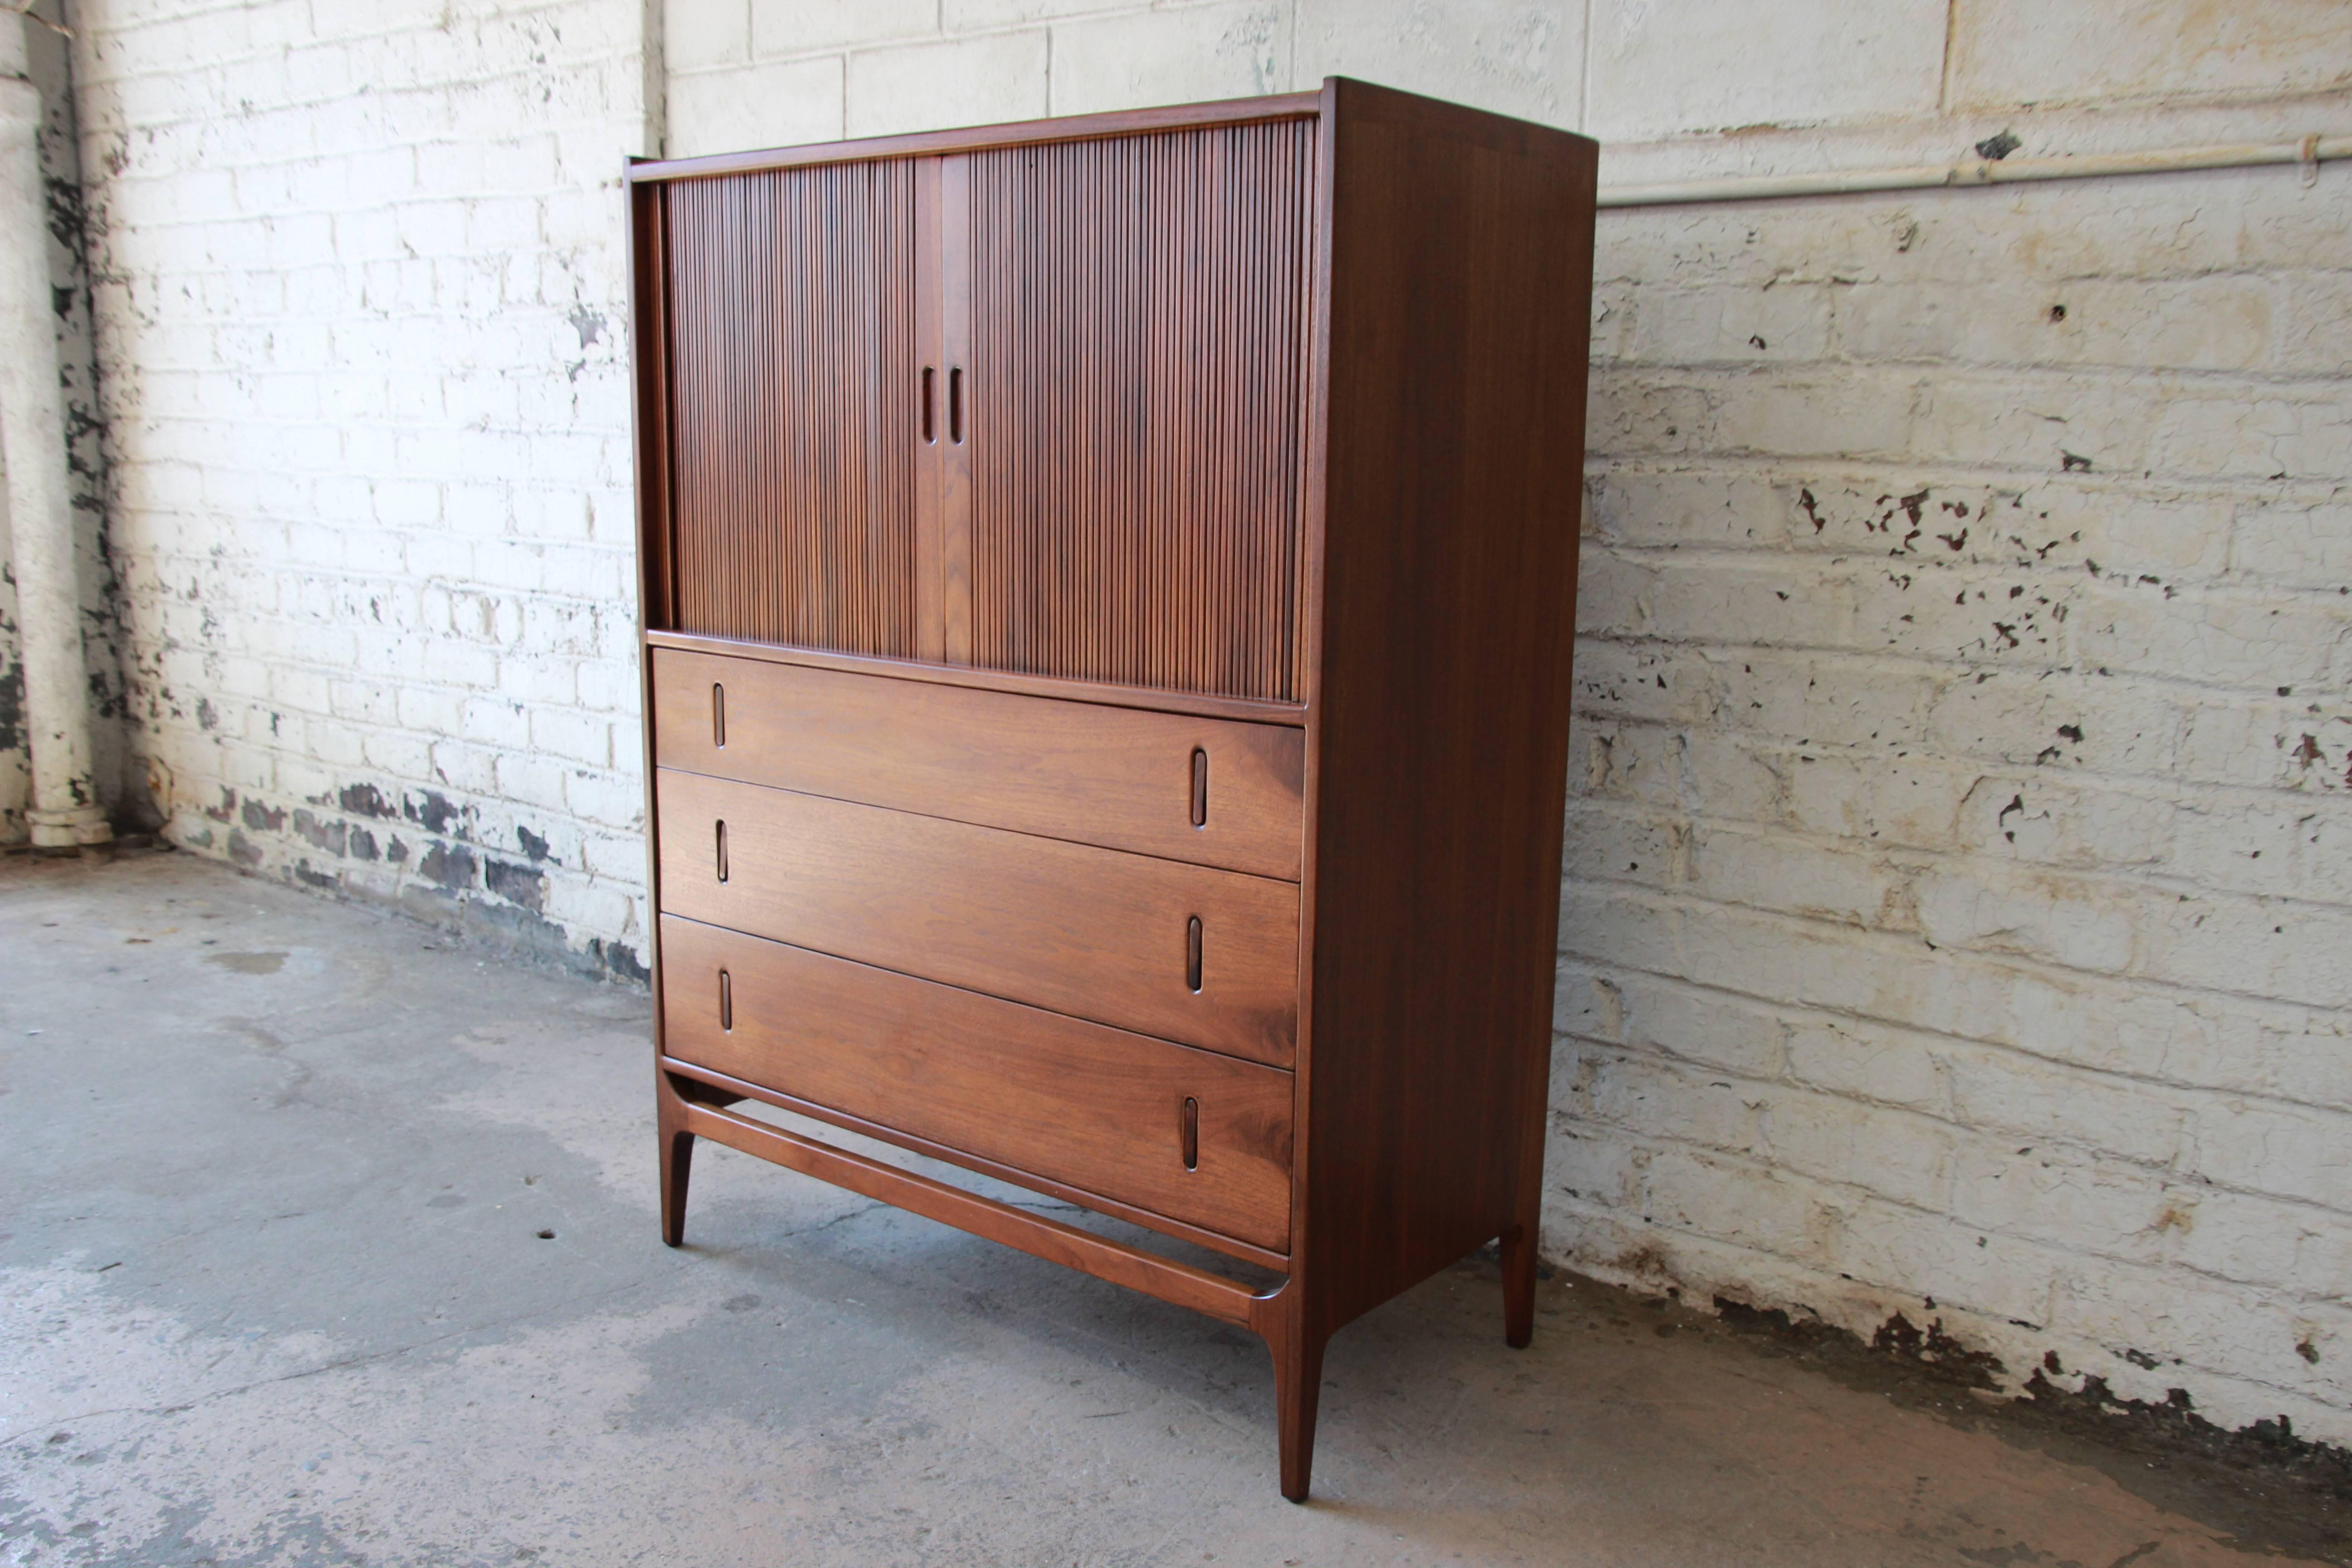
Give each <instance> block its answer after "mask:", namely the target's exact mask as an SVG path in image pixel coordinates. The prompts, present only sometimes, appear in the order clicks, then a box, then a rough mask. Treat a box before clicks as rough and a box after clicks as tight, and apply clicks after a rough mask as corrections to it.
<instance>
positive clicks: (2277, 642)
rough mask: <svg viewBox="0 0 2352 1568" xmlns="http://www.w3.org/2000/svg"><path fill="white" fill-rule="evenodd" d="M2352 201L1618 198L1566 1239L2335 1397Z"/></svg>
mask: <svg viewBox="0 0 2352 1568" xmlns="http://www.w3.org/2000/svg"><path fill="white" fill-rule="evenodd" d="M2347 195H2352V177H2347V174H2345V173H2341V172H2338V173H2332V174H2328V175H2326V177H2325V178H2324V179H2323V181H2322V182H2321V184H2320V186H2319V187H2318V188H2316V189H2311V190H2306V189H2305V188H2303V187H2302V186H2301V184H2299V182H2298V180H2297V179H2296V177H2295V175H2294V173H2293V172H2292V171H2287V170H2278V171H2263V172H2260V173H2245V172H2238V173H2215V174H2189V175H2170V176H2161V177H2148V178H2142V179H2137V180H2133V181H2115V182H2102V183H2095V184H2079V185H2042V186H2032V187H2019V188H2017V189H2016V190H2014V191H2012V192H2002V193H1998V194H1996V193H1991V192H1950V193H1942V192H1938V193H1927V194H1916V195H1903V196H1900V197H1884V198H1871V199H1867V200H1859V199H1851V198H1840V199H1831V200H1819V201H1806V202H1776V203H1769V204H1754V205H1737V206H1719V207H1693V208H1675V209H1657V210H1651V211H1640V212H1627V213H1622V214H1614V215H1611V216H1606V217H1604V218H1603V220H1602V222H1601V267H1600V277H1601V279H1602V281H1601V284H1600V286H1599V289H1598V290H1597V292H1598V299H1597V300H1596V317H1597V321H1598V331H1599V334H1600V344H1599V348H1598V352H1597V363H1596V366H1595V369H1596V383H1595V389H1596V390H1595V396H1594V400H1593V405H1592V416H1591V438H1592V444H1593V461H1592V467H1591V479H1590V485H1589V494H1588V503H1587V515H1586V530H1587V542H1586V549H1585V552H1584V582H1583V593H1582V601H1581V604H1580V632H1581V633H1582V636H1581V637H1580V642H1579V645H1578V653H1577V657H1578V664H1579V668H1578V687H1579V691H1580V711H1579V721H1578V728H1577V733H1576V735H1575V738H1574V748H1575V750H1574V761H1573V767H1572V775H1573V782H1572V786H1571V787H1572V790H1573V793H1574V798H1573V799H1572V801H1571V803H1570V815H1569V833H1568V839H1569V849H1568V854H1567V892H1566V903H1565V906H1564V907H1565V910H1566V918H1565V921H1564V927H1563V931H1564V934H1563V947H1564V952H1563V959H1562V967H1561V975H1560V980H1561V984H1560V988H1559V1004H1558V1014H1557V1018H1558V1023H1559V1028H1560V1031H1561V1042H1560V1046H1559V1049H1558V1051H1557V1053H1556V1057H1555V1066H1554V1094H1555V1103H1556V1107H1557V1115H1556V1116H1555V1119H1554V1131H1555V1138H1554V1142H1553V1144H1552V1149H1551V1161H1550V1165H1549V1178H1550V1181H1551V1184H1552V1195H1551V1202H1550V1206H1549V1211H1548V1215H1547V1229H1546V1236H1547V1240H1548V1242H1549V1246H1550V1247H1552V1248H1553V1249H1554V1250H1555V1251H1556V1252H1557V1253H1559V1254H1560V1255H1563V1256H1567V1257H1570V1258H1575V1259H1578V1260H1580V1261H1581V1262H1585V1263H1587V1264H1589V1265H1591V1266H1592V1267H1595V1268H1598V1269H1599V1270H1600V1271H1601V1272H1603V1273H1606V1274H1609V1275H1612V1276H1613V1277H1622V1278H1631V1279H1641V1280H1646V1281H1649V1282H1651V1283H1653V1284H1654V1285H1664V1284H1667V1283H1673V1284H1675V1285H1677V1286H1678V1287H1680V1288H1681V1289H1684V1290H1685V1291H1686V1292H1692V1293H1696V1294H1698V1295H1700V1296H1702V1297H1704V1296H1711V1295H1715V1294H1722V1295H1726V1296H1728V1297H1731V1298H1733V1299H1737V1300H1749V1301H1756V1302H1759V1303H1760V1304H1767V1305H1772V1306H1783V1307H1786V1306H1791V1305H1796V1306H1801V1307H1802V1308H1804V1309H1807V1310H1811V1311H1814V1312H1817V1313H1819V1314H1821V1315H1822V1316H1824V1317H1826V1318H1828V1319H1830V1320H1832V1321H1836V1322H1838V1323H1840V1324H1843V1325H1844V1326H1847V1327H1851V1328H1854V1329H1857V1330H1859V1331H1862V1332H1863V1333H1864V1334H1865V1335H1869V1334H1872V1333H1874V1332H1875V1331H1878V1329H1879V1327H1880V1325H1882V1324H1884V1323H1885V1322H1886V1321H1888V1319H1889V1317H1890V1314H1891V1313H1893V1312H1895V1311H1897V1310H1899V1311H1901V1312H1902V1313H1904V1314H1905V1315H1906V1319H1907V1320H1908V1321H1909V1322H1910V1323H1911V1324H1912V1325H1914V1326H1915V1327H1921V1328H1924V1327H1926V1326H1927V1325H1928V1324H1929V1323H1932V1322H1937V1321H1940V1322H1941V1323H1942V1324H1943V1326H1944V1331H1945V1332H1946V1333H1947V1334H1948V1335H1950V1336H1951V1337H1953V1338H1955V1339H1957V1340H1958V1341H1959V1342H1961V1343H1963V1344H1965V1345H1967V1346H1968V1347H1969V1348H1972V1349H1979V1350H1991V1351H1993V1352H1996V1353H1998V1354H1999V1355H2000V1357H2001V1359H2002V1360H2003V1362H2004V1363H2006V1364H2007V1365H2008V1367H2009V1368H2011V1373H2012V1376H2013V1377H2014V1376H2023V1375H2026V1374H2028V1373H2031V1372H2032V1369H2033V1368H2035V1367H2036V1366H2037V1365H2042V1364H2043V1358H2044V1357H2045V1356H2050V1355H2054V1356H2055V1357H2056V1362H2055V1365H2057V1366H2061V1367H2063V1368H2064V1369H2065V1371H2066V1373H2068V1374H2069V1375H2068V1376H2067V1377H2063V1378H2053V1381H2056V1382H2061V1383H2065V1384H2072V1382H2073V1379H2074V1377H2078V1376H2079V1375H2080V1374H2083V1373H2094V1374H2096V1375H2099V1376H2102V1377H2104V1378H2105V1379H2106V1380H2107V1381H2108V1383H2109V1384H2110V1385H2111V1386H2113V1387H2114V1388H2116V1389H2117V1390H2118V1391H2121V1392H2123V1393H2125V1394H2128V1395H2132V1396H2137V1397H2141V1398H2150V1399H2155V1400H2158V1401H2161V1400H2163V1399H2164V1398H2166V1397H2167V1396H2168V1391H2169V1390H2171V1389H2175V1388H2181V1389H2186V1390H2187V1391H2188V1392H2189V1394H2190V1396H2191V1397H2192V1398H2193V1399H2194V1400H2195V1401H2196V1405H2197V1407H2198V1408H2199V1409H2200V1410H2202V1411H2204V1412H2206V1413H2207V1414H2208V1415H2211V1416H2212V1417H2213V1418H2214V1419H2216V1420H2219V1421H2221V1422H2222V1423H2223V1424H2224V1425H2227V1426H2244V1425H2247V1424H2250V1423H2252V1422H2254V1421H2257V1420H2262V1419H2267V1418H2272V1417H2275V1416H2277V1415H2288V1416H2290V1417H2291V1418H2292V1420H2293V1422H2294V1427H2295V1429H2296V1430H2297V1431H2300V1432H2304V1433H2306V1434H2319V1435H2324V1436H2330V1437H2332V1438H2333V1439H2334V1440H2336V1441H2338V1442H2342V1441H2344V1440H2345V1438H2346V1437H2347V1436H2352V1418H2348V1417H2352V1312H2347V1310H2346V1307H2345V1305H2344V1299H2345V1297H2346V1295H2347V1291H2352V966H2347V963H2345V956H2346V955H2347V954H2352V597H2347V595H2352V510H2347V485H2352V384H2347V379H2346V378H2347V370H2352V271H2347V259H2352V248H2347V244H2346V241H2347V237H2352V236H2347V205H2346V202H2347ZM1929 1298H1932V1301H1931V1300H1928V1299H1929Z"/></svg>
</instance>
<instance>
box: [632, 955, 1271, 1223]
mask: <svg viewBox="0 0 2352 1568" xmlns="http://www.w3.org/2000/svg"><path fill="white" fill-rule="evenodd" d="M663 926H664V929H663V933H662V940H663V945H664V947H665V949H666V951H667V955H668V962H669V994H668V1002H667V1008H668V1015H669V1016H668V1018H667V1034H668V1038H669V1053H670V1055H672V1056H674V1057H676V1058H679V1059H680V1060H682V1061H687V1062H691V1063H695V1064H697V1065H699V1066H705V1067H709V1068H715V1069H716V1070H718V1071H719V1072H722V1073H725V1074H727V1075H729V1076H730V1077H732V1078H738V1079H745V1080H747V1081H750V1082H754V1083H761V1084H766V1085H770V1086H772V1087H773V1088H775V1089H779V1090H781V1091H782V1092H783V1093H785V1094H788V1095H792V1096H794V1097H796V1098H798V1099H801V1100H809V1101H812V1102H814V1103H816V1104H819V1105H824V1106H830V1107H833V1108H835V1109H836V1110H842V1111H845V1112H847V1113H848V1114H849V1115H852V1116H856V1117H860V1118H863V1119H865V1120H866V1121H876V1122H880V1123H883V1124H885V1125H887V1126H890V1127H894V1128H898V1129H899V1130H901V1131H906V1132H908V1133H911V1134H913V1135H914V1136H916V1137H918V1138H922V1139H927V1140H929V1141H930V1142H935V1143H940V1144H944V1145H946V1146H948V1147H950V1148H954V1149H960V1150H964V1151H967V1152H971V1153H973V1154H976V1155H979V1156H981V1157H982V1158H983V1159H987V1160H992V1161H995V1162H997V1163H1001V1164H1003V1165H1008V1166H1012V1167H1015V1168H1017V1169H1021V1170H1025V1171H1032V1172H1034V1173H1037V1174H1039V1175H1041V1176H1046V1177H1050V1178H1052V1179H1054V1180H1055V1181H1058V1182H1061V1183H1064V1184H1068V1185H1070V1186H1073V1187H1076V1188H1080V1189H1083V1190H1087V1191H1093V1192H1099V1193H1102V1194H1106V1195H1108V1196H1109V1197H1113V1198H1117V1199H1118V1200H1120V1201H1122V1202H1124V1203H1128V1204H1132V1205H1136V1206H1138V1207H1139V1208H1144V1209H1149V1210H1151V1211H1153V1212H1155V1213H1160V1214H1165V1215H1171V1216H1172V1217H1174V1218H1177V1219H1181V1220H1184V1221H1187V1222H1189V1223H1191V1224H1193V1225H1197V1226H1204V1227H1206V1228H1208V1229H1211V1230H1216V1231H1223V1232H1225V1233H1228V1234H1230V1235H1233V1236H1237V1237H1241V1238H1242V1239H1243V1240H1244V1241H1249V1242H1252V1243H1255V1245H1257V1246H1259V1247H1267V1248H1271V1249H1274V1250H1276V1251H1279V1250H1281V1249H1283V1248H1284V1247H1286V1245H1287V1244H1288V1240H1289V1234H1290V1117H1291V1098H1290V1091H1291V1079H1290V1075H1289V1074H1288V1073H1286V1072H1284V1071H1281V1070H1280V1069H1278V1068H1269V1067H1261V1066H1259V1065H1257V1064H1256V1063H1255V1062H1244V1061H1239V1060H1236V1059H1234V1058H1232V1057H1227V1056H1220V1055H1218V1054H1217V1053H1215V1052H1213V1051H1202V1050H1194V1049H1192V1048H1191V1047H1185V1046H1175V1045H1170V1044H1168V1043H1167V1042H1166V1041H1164V1040H1154V1039H1149V1038H1146V1037H1142V1036H1139V1035H1134V1034H1129V1033H1127V1032H1125V1031H1123V1030H1119V1029H1112V1028H1106V1027H1104V1026H1102V1025H1099V1024H1088V1023H1083V1022H1081V1021H1079V1020H1077V1019H1075V1018H1066V1017H1063V1016H1060V1015H1058V1014H1054V1013H1045V1012H1040V1011H1038V1010H1037V1009H1035V1008H1032V1007H1024V1006H1020V1005H1016V1004H1014V1003H1011V1002H1003V1001H999V1000H997V999H995V998H993V997H989V996H982V995H979V994H975V993H972V992H969V991H961V990H957V989H955V988H954V987H951V986H946V985H940V984H935V983H933V982H930V981H927V980H915V979H910V978H908V976H906V975H903V974H897V973H891V972H890V971H888V970H883V969H874V968H870V967H867V966H866V965H864V964H858V963H847V962H845V961H844V960H841V959H837V958H828V957H825V956H824V955H822V954H819V953H814V952H806V951H803V949H800V948H796V947H789V946H785V945H783V944H782V943H779V942H763V941H761V940H760V939H759V938H757V937H751V936H744V935H740V934H738V933H736V932H733V931H720V930H718V929H716V928H714V927H710V926H704V925H698V924H695V923H694V922H692V921H682V920H680V919H678V917H677V916H675V915H668V916H665V917H663ZM722 970H724V971H725V972H726V973H727V974H728V976H729V989H730V994H731V996H732V1005H731V1009H730V1011H731V1015H732V1019H733V1027H731V1028H729V1027H725V1026H722V1022H721V1018H720V1014H719V1001H718V997H719V972H720V971H722ZM1188 1099H1189V1100H1192V1101H1194V1102H1195V1103H1196V1104H1197V1105H1198V1107H1199V1156H1200V1159H1199V1165H1198V1168H1197V1169H1193V1170H1187V1169H1185V1167H1184V1163H1183V1160H1182V1154H1181V1147H1180V1142H1179V1131H1180V1126H1179V1123H1180V1116H1181V1110H1182V1107H1183V1105H1184V1102H1185V1100H1188Z"/></svg>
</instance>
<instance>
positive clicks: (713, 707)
mask: <svg viewBox="0 0 2352 1568" xmlns="http://www.w3.org/2000/svg"><path fill="white" fill-rule="evenodd" d="M710 743H711V744H712V745H714V746H717V747H719V749H720V750H722V751H723V750H725V749H726V745H727V688H726V687H724V686H722V685H720V684H719V682H718V681H715V680H714V681H712V682H711V683H710Z"/></svg>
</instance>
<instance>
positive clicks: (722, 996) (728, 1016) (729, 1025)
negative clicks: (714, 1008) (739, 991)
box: [719, 969, 735, 1035]
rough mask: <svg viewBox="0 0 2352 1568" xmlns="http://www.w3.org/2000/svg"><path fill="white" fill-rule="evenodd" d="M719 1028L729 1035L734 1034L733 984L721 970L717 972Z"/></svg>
mask: <svg viewBox="0 0 2352 1568" xmlns="http://www.w3.org/2000/svg"><path fill="white" fill-rule="evenodd" d="M719 1027H720V1028H722V1029H724V1030H726V1031H727V1032H728V1033H729V1034H730V1035H731V1034H733V1033H734V1032H735V982H734V981H733V980H732V979H730V977H729V976H728V973H727V972H726V971H725V970H723V969H722V970H720V971H719Z"/></svg>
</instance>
